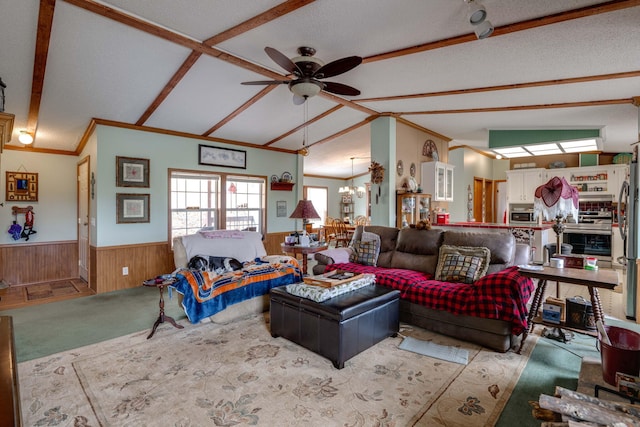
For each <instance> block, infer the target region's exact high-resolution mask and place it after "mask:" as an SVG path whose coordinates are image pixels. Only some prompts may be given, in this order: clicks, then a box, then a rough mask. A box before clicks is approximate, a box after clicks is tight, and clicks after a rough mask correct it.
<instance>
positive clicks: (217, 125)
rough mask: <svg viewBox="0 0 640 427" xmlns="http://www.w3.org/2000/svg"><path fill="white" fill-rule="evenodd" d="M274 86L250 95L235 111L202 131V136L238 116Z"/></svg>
mask: <svg viewBox="0 0 640 427" xmlns="http://www.w3.org/2000/svg"><path fill="white" fill-rule="evenodd" d="M276 87H277V86H276V85H270V86H266V87H265V88H264V89H262V90H261V91H260V92H258V93H257V94H255V95H254V96H253V97H251V99H250V100H248V101H247V102H245V103H244V104H242V105H241V106H240V107H238V108H236V109H235V111H233V112H232V113H231V114H229V115H228V116H227V117H225V118H224V119H222V120H220V121H219V122H218V123H216V124H215V125H213V126H212V127H211V128H210V129H209V130H207V131H206V132H205V133H203V134H202V136H210V135H211V134H212V133H213V132H215V131H216V130H218V129H220V128H221V127H222V126H224V125H225V124H227V123H229V122H230V121H231V120H233V119H234V118H236V117H238V116H239V115H240V113H242V112H243V111H246V110H247V109H248V108H249V107H251V106H252V105H253V104H255V103H256V102H258V101H259V100H260V99H262V98H263V97H264V96H265V95H266V94H268V93H269V92H271V91H272V90H274V89H275V88H276Z"/></svg>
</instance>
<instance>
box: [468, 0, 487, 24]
mask: <svg viewBox="0 0 640 427" xmlns="http://www.w3.org/2000/svg"><path fill="white" fill-rule="evenodd" d="M468 5H469V23H470V24H471V25H478V24H481V23H482V22H483V21H484V20H485V19H486V18H487V10H486V9H485V8H484V6H483V5H481V4H480V3H478V2H477V1H475V0H469V1H468Z"/></svg>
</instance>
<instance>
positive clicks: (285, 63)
mask: <svg viewBox="0 0 640 427" xmlns="http://www.w3.org/2000/svg"><path fill="white" fill-rule="evenodd" d="M264 51H265V52H267V55H269V58H271V59H273V62H275V63H276V64H278V65H279V66H281V67H282V68H284V69H285V70H286V71H288V72H289V73H290V74H295V75H296V76H301V75H302V70H300V68H299V67H298V66H297V65H296V63H295V62H293V61H292V60H290V59H289V58H287V57H286V56H285V55H284V54H283V53H281V52H280V51H278V50H276V49H274V48H272V47H269V46H267V47H265V48H264Z"/></svg>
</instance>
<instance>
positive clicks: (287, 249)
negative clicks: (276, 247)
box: [280, 243, 329, 275]
mask: <svg viewBox="0 0 640 427" xmlns="http://www.w3.org/2000/svg"><path fill="white" fill-rule="evenodd" d="M280 246H281V247H282V252H284V253H285V254H287V255H290V256H292V257H294V258H296V256H297V255H298V254H302V274H305V275H306V274H307V255H308V254H314V253H316V252H320V251H324V250H325V249H327V248H328V247H329V245H327V244H324V245H316V246H300V245H287V244H286V243H281V244H280Z"/></svg>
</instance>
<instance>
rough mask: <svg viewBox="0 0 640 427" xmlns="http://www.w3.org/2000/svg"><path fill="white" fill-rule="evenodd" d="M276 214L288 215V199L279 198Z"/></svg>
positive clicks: (280, 215) (279, 215)
mask: <svg viewBox="0 0 640 427" xmlns="http://www.w3.org/2000/svg"><path fill="white" fill-rule="evenodd" d="M276 216H277V217H285V216H287V201H286V200H278V201H277V202H276Z"/></svg>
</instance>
